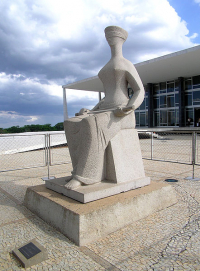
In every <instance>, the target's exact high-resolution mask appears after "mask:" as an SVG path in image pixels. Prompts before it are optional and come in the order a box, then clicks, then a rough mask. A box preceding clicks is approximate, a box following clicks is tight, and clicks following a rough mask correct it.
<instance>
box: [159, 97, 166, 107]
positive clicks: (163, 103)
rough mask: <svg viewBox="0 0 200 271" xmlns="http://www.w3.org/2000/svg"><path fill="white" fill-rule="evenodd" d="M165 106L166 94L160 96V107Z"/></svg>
mask: <svg viewBox="0 0 200 271" xmlns="http://www.w3.org/2000/svg"><path fill="white" fill-rule="evenodd" d="M164 107H167V96H166V95H163V96H160V108H164Z"/></svg>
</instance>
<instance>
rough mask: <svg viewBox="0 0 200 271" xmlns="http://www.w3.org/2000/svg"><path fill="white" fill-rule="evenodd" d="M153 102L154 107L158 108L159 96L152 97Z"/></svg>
mask: <svg viewBox="0 0 200 271" xmlns="http://www.w3.org/2000/svg"><path fill="white" fill-rule="evenodd" d="M153 103H154V108H155V109H157V108H159V98H154V99H153Z"/></svg>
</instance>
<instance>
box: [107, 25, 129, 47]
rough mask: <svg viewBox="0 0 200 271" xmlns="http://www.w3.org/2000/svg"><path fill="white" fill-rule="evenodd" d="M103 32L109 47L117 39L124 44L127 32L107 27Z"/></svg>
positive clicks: (117, 27) (118, 28)
mask: <svg viewBox="0 0 200 271" xmlns="http://www.w3.org/2000/svg"><path fill="white" fill-rule="evenodd" d="M104 31H105V36H106V40H107V41H108V43H109V45H114V44H115V43H116V41H117V40H118V39H121V40H123V42H125V40H126V39H127V37H128V32H127V31H126V30H124V29H122V28H121V27H119V26H108V27H106V28H105V30H104Z"/></svg>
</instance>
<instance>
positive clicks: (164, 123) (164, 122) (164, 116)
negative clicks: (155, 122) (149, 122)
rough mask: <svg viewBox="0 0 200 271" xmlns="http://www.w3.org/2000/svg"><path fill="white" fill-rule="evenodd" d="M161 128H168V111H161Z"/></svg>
mask: <svg viewBox="0 0 200 271" xmlns="http://www.w3.org/2000/svg"><path fill="white" fill-rule="evenodd" d="M160 126H167V110H160Z"/></svg>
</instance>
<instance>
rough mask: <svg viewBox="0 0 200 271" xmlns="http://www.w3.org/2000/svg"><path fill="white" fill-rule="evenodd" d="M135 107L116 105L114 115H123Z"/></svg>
mask: <svg viewBox="0 0 200 271" xmlns="http://www.w3.org/2000/svg"><path fill="white" fill-rule="evenodd" d="M134 109H135V106H134V105H132V106H126V107H118V108H117V109H115V110H114V114H115V116H116V117H123V116H125V115H127V114H130V113H131V112H132V111H133V110H134Z"/></svg>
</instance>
